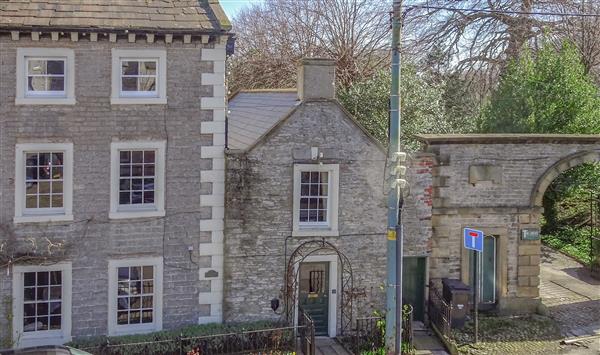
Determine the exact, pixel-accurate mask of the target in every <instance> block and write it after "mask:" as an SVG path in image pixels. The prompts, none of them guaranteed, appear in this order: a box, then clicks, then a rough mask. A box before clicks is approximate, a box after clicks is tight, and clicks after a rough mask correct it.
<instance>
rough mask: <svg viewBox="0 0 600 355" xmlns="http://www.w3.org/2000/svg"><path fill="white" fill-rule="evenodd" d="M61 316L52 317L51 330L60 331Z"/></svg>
mask: <svg viewBox="0 0 600 355" xmlns="http://www.w3.org/2000/svg"><path fill="white" fill-rule="evenodd" d="M60 321H61V317H60V316H54V317H50V329H60Z"/></svg>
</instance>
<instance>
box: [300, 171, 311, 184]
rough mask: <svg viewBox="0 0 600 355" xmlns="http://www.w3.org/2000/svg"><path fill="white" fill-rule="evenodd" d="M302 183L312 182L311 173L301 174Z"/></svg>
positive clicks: (304, 172)
mask: <svg viewBox="0 0 600 355" xmlns="http://www.w3.org/2000/svg"><path fill="white" fill-rule="evenodd" d="M300 181H301V182H302V183H308V182H310V172H308V171H303V172H301V173H300Z"/></svg>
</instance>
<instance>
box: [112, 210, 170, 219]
mask: <svg viewBox="0 0 600 355" xmlns="http://www.w3.org/2000/svg"><path fill="white" fill-rule="evenodd" d="M164 216H165V210H159V211H157V210H140V211H135V210H133V211H116V212H114V211H113V212H110V213H109V214H108V218H110V219H128V218H149V217H164Z"/></svg>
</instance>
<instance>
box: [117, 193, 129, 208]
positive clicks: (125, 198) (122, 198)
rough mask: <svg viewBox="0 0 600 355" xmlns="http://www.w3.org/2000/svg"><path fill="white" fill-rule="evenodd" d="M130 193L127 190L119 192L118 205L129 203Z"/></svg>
mask: <svg viewBox="0 0 600 355" xmlns="http://www.w3.org/2000/svg"><path fill="white" fill-rule="evenodd" d="M130 197H131V195H130V194H129V192H121V193H119V204H120V205H129V204H131V200H130Z"/></svg>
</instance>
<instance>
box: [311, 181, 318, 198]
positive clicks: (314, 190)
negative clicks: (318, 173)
mask: <svg viewBox="0 0 600 355" xmlns="http://www.w3.org/2000/svg"><path fill="white" fill-rule="evenodd" d="M310 196H319V185H316V184H312V185H310Z"/></svg>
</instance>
